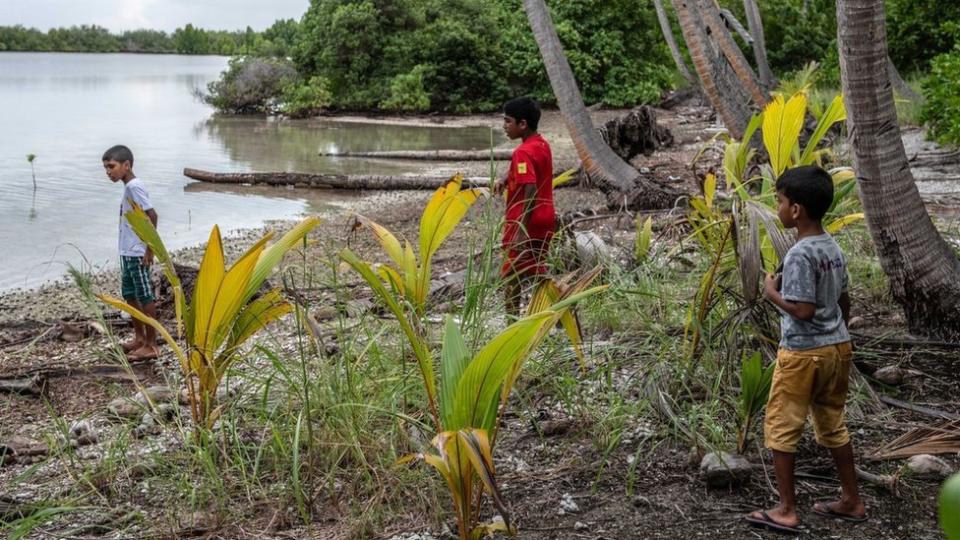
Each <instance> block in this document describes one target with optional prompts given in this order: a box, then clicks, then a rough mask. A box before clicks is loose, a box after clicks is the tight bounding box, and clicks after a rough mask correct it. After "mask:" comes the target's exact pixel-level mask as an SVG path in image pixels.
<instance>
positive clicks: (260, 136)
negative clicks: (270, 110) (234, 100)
mask: <svg viewBox="0 0 960 540" xmlns="http://www.w3.org/2000/svg"><path fill="white" fill-rule="evenodd" d="M195 133H197V135H198V136H201V135H205V136H207V137H209V138H210V139H212V140H213V141H216V142H218V143H219V144H220V145H222V147H223V149H224V151H225V152H226V153H227V155H229V156H230V159H231V160H233V161H235V162H239V163H245V164H246V165H247V166H248V167H249V168H251V169H254V170H258V171H301V172H313V173H342V174H398V173H405V172H421V171H422V170H424V169H425V168H427V167H429V164H426V163H422V162H421V163H416V162H413V163H411V162H404V163H399V162H396V161H390V160H370V159H352V158H350V159H348V158H336V157H328V156H320V153H329V152H348V151H380V150H430V149H436V148H449V149H456V150H480V149H484V148H488V147H489V145H490V140H491V129H490V128H488V127H485V126H471V127H440V126H438V127H433V126H409V125H393V124H373V123H368V122H349V121H343V120H329V119H310V120H282V119H275V118H244V117H236V116H217V117H213V118H210V119H208V120H206V121H203V122H199V123H198V124H197V125H196V127H195ZM493 135H494V138H493V144H495V145H497V144H500V143H502V142H503V140H504V139H503V135H502V133H500V132H499V131H495V132H493Z"/></svg>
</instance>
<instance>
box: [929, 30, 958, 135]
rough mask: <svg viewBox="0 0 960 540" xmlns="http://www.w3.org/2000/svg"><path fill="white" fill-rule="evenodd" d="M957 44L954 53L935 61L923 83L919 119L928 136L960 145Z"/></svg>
mask: <svg viewBox="0 0 960 540" xmlns="http://www.w3.org/2000/svg"><path fill="white" fill-rule="evenodd" d="M958 81H960V42H958V43H957V45H956V47H954V49H953V52H950V53H947V54H942V55H940V56H937V57H936V58H934V60H933V62H932V63H931V67H930V76H929V77H928V78H927V79H926V80H925V81H924V83H923V95H924V97H925V98H926V99H925V102H924V105H923V112H922V114H921V117H922V119H923V121H924V122H926V123H927V124H928V126H929V128H930V135H931V136H932V137H933V138H935V139H937V140H938V141H940V142H945V143H952V144H956V145H960V91H958V88H957V82H958Z"/></svg>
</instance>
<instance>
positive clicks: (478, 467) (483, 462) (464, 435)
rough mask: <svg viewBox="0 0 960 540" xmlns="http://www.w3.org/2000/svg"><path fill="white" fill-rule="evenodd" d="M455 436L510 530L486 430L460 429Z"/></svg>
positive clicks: (507, 512) (508, 512)
mask: <svg viewBox="0 0 960 540" xmlns="http://www.w3.org/2000/svg"><path fill="white" fill-rule="evenodd" d="M457 438H458V439H459V443H460V444H461V448H462V449H463V450H464V452H465V453H466V455H467V458H468V459H469V460H470V464H471V465H472V466H473V471H474V472H475V473H476V474H477V476H478V477H479V478H480V482H481V483H482V484H483V487H484V488H485V489H486V491H487V493H488V494H489V495H490V498H491V499H492V500H493V505H494V506H495V507H496V509H497V511H498V512H499V513H500V517H502V518H503V523H504V525H505V526H506V529H507V530H508V531H509V530H511V529H512V527H511V526H510V511H509V510H508V509H507V505H506V504H505V503H504V502H503V496H502V495H501V494H500V488H499V487H498V486H497V475H496V469H494V467H493V449H492V448H491V446H490V439H489V437H487V431H486V430H484V429H461V430H460V431H458V432H457Z"/></svg>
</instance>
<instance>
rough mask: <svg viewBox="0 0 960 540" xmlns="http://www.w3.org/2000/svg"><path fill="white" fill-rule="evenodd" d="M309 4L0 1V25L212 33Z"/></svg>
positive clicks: (285, 15)
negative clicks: (204, 30)
mask: <svg viewBox="0 0 960 540" xmlns="http://www.w3.org/2000/svg"><path fill="white" fill-rule="evenodd" d="M309 5H310V1H309V0H0V26H11V25H15V24H22V25H24V26H28V27H35V28H40V29H41V30H47V29H48V28H51V27H58V26H73V25H81V24H97V25H100V26H104V27H106V28H108V29H110V30H112V31H114V32H121V31H123V30H132V29H136V28H151V29H156V30H166V31H168V32H169V31H172V30H174V29H175V28H177V27H179V26H183V25H185V24H187V23H193V24H194V26H200V27H203V28H208V29H211V30H235V29H241V28H246V27H247V25H250V26H252V27H253V28H254V29H255V30H262V29H264V28H266V27H268V26H270V25H271V24H273V21H275V20H277V19H290V18H293V19H300V16H301V15H303V13H304V12H305V11H306V10H307V7H308V6H309Z"/></svg>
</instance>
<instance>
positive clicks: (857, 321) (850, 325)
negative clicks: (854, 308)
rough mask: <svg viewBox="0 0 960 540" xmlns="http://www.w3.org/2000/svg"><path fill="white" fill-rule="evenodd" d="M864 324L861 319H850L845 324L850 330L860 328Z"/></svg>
mask: <svg viewBox="0 0 960 540" xmlns="http://www.w3.org/2000/svg"><path fill="white" fill-rule="evenodd" d="M865 322H866V320H865V319H864V318H863V317H859V316H858V317H850V322H849V323H848V324H847V328H849V329H850V330H853V329H856V328H860V327H861V326H863V323H865Z"/></svg>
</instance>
